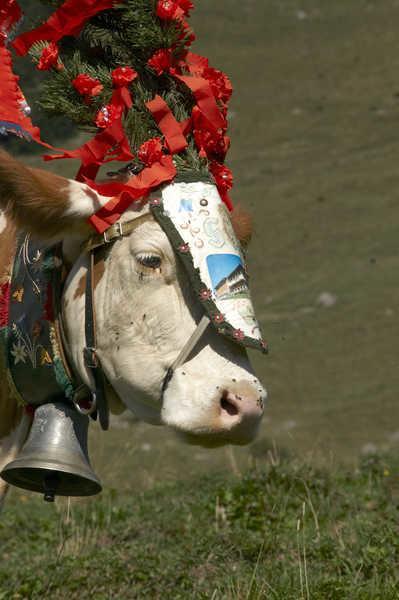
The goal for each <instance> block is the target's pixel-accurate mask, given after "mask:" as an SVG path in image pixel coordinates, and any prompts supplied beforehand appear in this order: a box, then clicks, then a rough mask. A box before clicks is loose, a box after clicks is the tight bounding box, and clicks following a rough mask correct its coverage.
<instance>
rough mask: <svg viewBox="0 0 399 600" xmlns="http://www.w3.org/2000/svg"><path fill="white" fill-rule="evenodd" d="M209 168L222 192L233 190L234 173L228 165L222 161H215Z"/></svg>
mask: <svg viewBox="0 0 399 600" xmlns="http://www.w3.org/2000/svg"><path fill="white" fill-rule="evenodd" d="M209 170H210V172H211V173H212V175H213V177H214V179H215V182H216V185H217V188H218V190H219V192H221V194H224V193H226V192H228V191H229V190H231V188H232V187H233V174H232V172H231V171H230V169H229V168H228V167H226V165H221V164H220V163H218V162H216V161H213V162H211V164H210V166H209Z"/></svg>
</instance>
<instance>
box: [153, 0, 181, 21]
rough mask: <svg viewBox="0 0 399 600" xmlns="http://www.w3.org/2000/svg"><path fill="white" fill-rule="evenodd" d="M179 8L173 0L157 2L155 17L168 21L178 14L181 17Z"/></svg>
mask: <svg viewBox="0 0 399 600" xmlns="http://www.w3.org/2000/svg"><path fill="white" fill-rule="evenodd" d="M179 8H180V7H179V4H178V3H177V2H175V1H174V0H158V4H157V9H156V15H157V17H159V18H160V19H165V21H170V20H172V19H175V18H176V17H177V16H179V13H180V15H181V16H182V15H183V11H181V10H179Z"/></svg>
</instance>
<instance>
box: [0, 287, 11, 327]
mask: <svg viewBox="0 0 399 600" xmlns="http://www.w3.org/2000/svg"><path fill="white" fill-rule="evenodd" d="M9 304H10V284H9V282H8V281H7V282H6V283H2V284H1V285H0V327H6V325H7V323H8V312H9Z"/></svg>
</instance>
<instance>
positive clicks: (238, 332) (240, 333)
mask: <svg viewBox="0 0 399 600" xmlns="http://www.w3.org/2000/svg"><path fill="white" fill-rule="evenodd" d="M234 337H235V339H236V340H239V341H242V340H243V339H244V337H245V334H244V332H243V331H241V329H236V330H235V331H234Z"/></svg>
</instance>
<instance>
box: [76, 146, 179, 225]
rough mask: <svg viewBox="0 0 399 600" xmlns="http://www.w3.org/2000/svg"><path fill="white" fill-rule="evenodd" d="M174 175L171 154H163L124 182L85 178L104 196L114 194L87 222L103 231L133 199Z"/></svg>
mask: <svg viewBox="0 0 399 600" xmlns="http://www.w3.org/2000/svg"><path fill="white" fill-rule="evenodd" d="M175 175H176V167H175V166H174V164H173V159H172V157H171V156H163V157H162V159H161V160H160V162H157V163H154V164H153V165H152V166H151V167H147V168H146V169H143V171H141V173H139V174H138V175H135V176H134V177H132V178H131V179H129V181H128V182H127V183H125V184H123V183H104V184H100V185H98V184H96V183H95V182H94V181H89V180H86V183H87V184H88V185H89V186H90V187H91V188H93V189H94V190H96V191H97V192H99V193H100V194H103V195H105V196H114V197H113V198H112V199H111V200H110V201H109V202H107V204H105V206H103V207H102V208H101V209H100V210H99V211H97V212H96V213H95V214H94V215H92V216H91V217H89V219H88V221H89V223H90V224H91V225H92V226H93V227H94V228H95V229H96V230H97V231H98V233H104V231H105V230H106V229H108V227H109V226H110V225H112V224H113V223H115V222H116V221H117V220H118V219H119V218H120V216H121V215H122V214H123V213H124V211H125V210H126V209H127V208H129V206H130V205H131V203H132V202H133V201H134V200H138V199H139V198H143V197H144V196H147V195H148V194H149V193H150V192H151V190H152V189H154V188H156V187H158V186H160V185H161V184H162V183H167V182H170V181H172V179H173V178H174V177H175Z"/></svg>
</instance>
